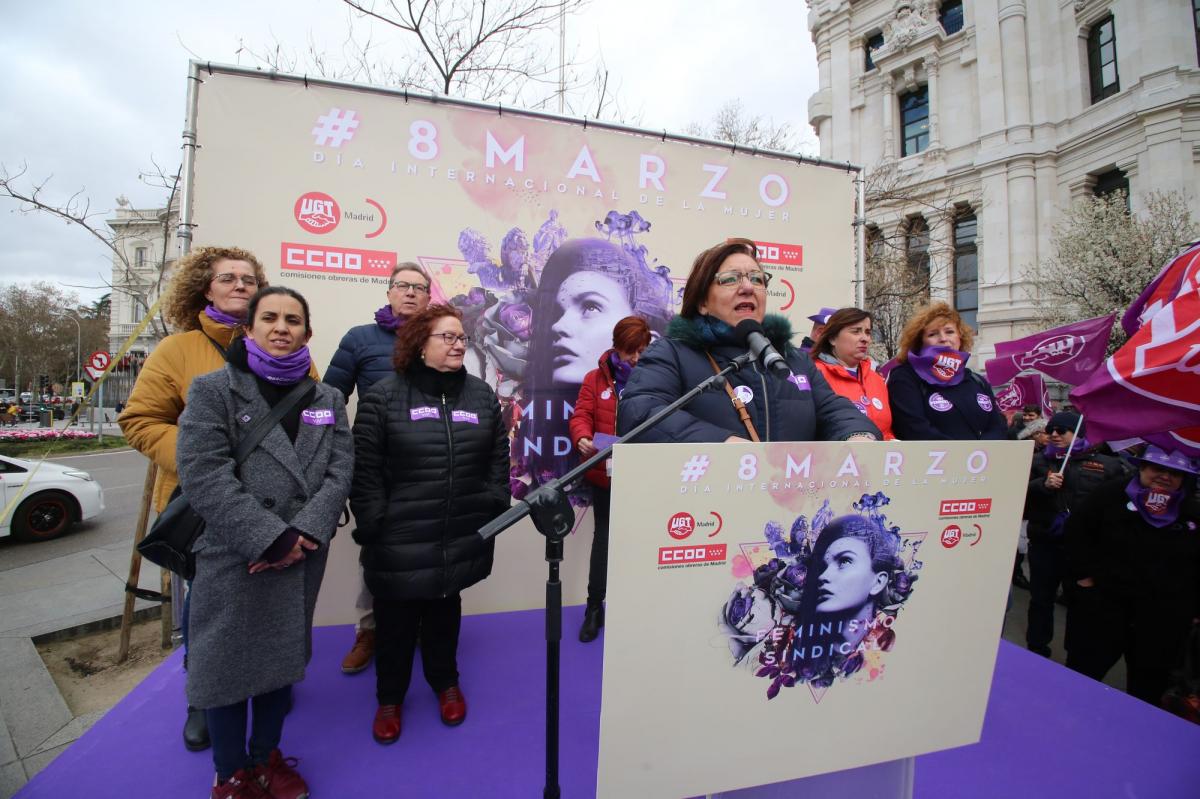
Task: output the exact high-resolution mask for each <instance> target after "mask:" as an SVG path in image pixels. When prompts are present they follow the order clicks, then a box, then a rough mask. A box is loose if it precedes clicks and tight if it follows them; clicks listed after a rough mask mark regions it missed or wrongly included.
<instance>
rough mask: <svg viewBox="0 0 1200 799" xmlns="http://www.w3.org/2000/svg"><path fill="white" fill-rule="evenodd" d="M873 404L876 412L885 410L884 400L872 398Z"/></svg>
mask: <svg viewBox="0 0 1200 799" xmlns="http://www.w3.org/2000/svg"><path fill="white" fill-rule="evenodd" d="M871 404H872V405H874V406H875V410H877V411H882V410H883V400H881V399H879V397H871Z"/></svg>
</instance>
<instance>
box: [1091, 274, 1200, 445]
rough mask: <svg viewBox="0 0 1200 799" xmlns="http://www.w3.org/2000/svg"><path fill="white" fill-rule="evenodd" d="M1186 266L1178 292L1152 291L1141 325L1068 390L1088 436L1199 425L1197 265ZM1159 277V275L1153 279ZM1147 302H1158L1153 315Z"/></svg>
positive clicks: (1116, 435) (1113, 436)
mask: <svg viewBox="0 0 1200 799" xmlns="http://www.w3.org/2000/svg"><path fill="white" fill-rule="evenodd" d="M1178 260H1179V259H1176V261H1173V262H1172V263H1176V262H1178ZM1185 268H1191V269H1192V271H1191V272H1190V273H1189V275H1185V276H1183V277H1182V278H1181V279H1180V280H1179V281H1178V282H1177V283H1176V284H1175V285H1176V288H1177V291H1175V292H1173V293H1167V294H1161V295H1160V294H1158V293H1154V299H1153V300H1152V302H1151V303H1150V304H1144V308H1145V310H1144V312H1143V313H1142V314H1141V315H1140V318H1141V319H1142V320H1143V321H1142V326H1141V328H1140V329H1138V330H1137V331H1136V332H1135V333H1134V335H1133V336H1131V337H1130V339H1129V341H1128V342H1126V343H1125V346H1123V347H1121V349H1119V350H1117V351H1116V352H1115V353H1113V355H1112V357H1111V358H1109V359H1108V360H1106V361H1105V364H1104V368H1103V369H1101V370H1100V371H1098V372H1096V374H1095V375H1093V376H1092V377H1091V379H1089V380H1088V381H1087V382H1086V383H1084V384H1083V385H1081V386H1079V387H1078V388H1076V389H1075V390H1074V391H1072V392H1071V401H1072V402H1074V403H1075V404H1076V405H1077V406H1078V407H1079V408H1080V409H1081V410H1082V411H1083V413H1084V416H1086V417H1087V426H1088V438H1089V439H1091V440H1092V441H1112V440H1116V439H1123V438H1134V437H1142V436H1145V435H1146V434H1148V433H1161V432H1164V431H1168V430H1176V429H1178V428H1184V427H1195V426H1197V425H1200V285H1198V283H1197V280H1196V279H1195V269H1194V268H1192V267H1185ZM1162 280H1163V278H1162V276H1161V275H1160V276H1159V278H1156V281H1155V282H1157V283H1159V284H1160V285H1161V284H1162ZM1151 285H1154V284H1151ZM1148 296H1150V295H1149V294H1147V293H1146V292H1143V297H1148ZM1141 299H1142V298H1139V300H1141ZM1135 305H1136V303H1135ZM1151 306H1156V307H1157V310H1156V311H1155V312H1154V313H1153V314H1150V313H1148V311H1149V310H1150V308H1151Z"/></svg>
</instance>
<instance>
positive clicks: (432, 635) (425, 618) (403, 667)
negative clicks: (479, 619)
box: [375, 594, 462, 705]
mask: <svg viewBox="0 0 1200 799" xmlns="http://www.w3.org/2000/svg"><path fill="white" fill-rule="evenodd" d="M461 627H462V597H461V596H460V595H459V594H453V595H451V596H448V597H444V598H442V599H398V600H390V599H379V598H378V597H376V599H375V696H376V698H377V699H378V700H379V704H381V705H399V704H403V702H404V695H405V694H406V693H408V684H409V682H410V681H411V680H412V663H413V654H414V653H415V651H416V649H417V644H418V643H420V645H421V667H422V668H423V669H424V671H425V681H426V682H428V683H429V687H431V688H433V690H434V691H436V692H439V693H440V692H442V691H444V690H446V689H447V688H451V687H453V686H455V685H458V631H459V629H460V628H461Z"/></svg>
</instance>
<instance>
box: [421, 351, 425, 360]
mask: <svg viewBox="0 0 1200 799" xmlns="http://www.w3.org/2000/svg"><path fill="white" fill-rule="evenodd" d="M421 363H425V350H421Z"/></svg>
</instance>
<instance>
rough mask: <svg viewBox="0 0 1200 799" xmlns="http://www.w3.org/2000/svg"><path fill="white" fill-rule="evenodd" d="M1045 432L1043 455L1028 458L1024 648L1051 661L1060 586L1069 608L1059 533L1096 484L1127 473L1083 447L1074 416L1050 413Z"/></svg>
mask: <svg viewBox="0 0 1200 799" xmlns="http://www.w3.org/2000/svg"><path fill="white" fill-rule="evenodd" d="M1077 427H1078V431H1079V432H1078V435H1076V428H1077ZM1046 432H1047V433H1048V434H1049V436H1050V440H1049V443H1047V445H1046V448H1045V449H1044V450H1043V451H1042V453H1041V454H1040V455H1037V456H1035V457H1034V459H1033V468H1032V470H1031V471H1030V475H1029V477H1030V480H1029V491H1028V493H1027V494H1026V495H1025V512H1026V518H1028V519H1029V526H1028V530H1029V554H1028V555H1027V556H1026V557H1027V558H1028V559H1029V583H1030V588H1029V594H1030V596H1029V621H1028V627H1027V628H1026V630H1025V643H1026V646H1028V647H1029V649H1030V651H1033V652H1037V653H1038V654H1039V655H1042V656H1044V657H1050V642H1051V641H1052V640H1054V602H1055V600H1056V598H1057V596H1058V588H1059V586H1060V585H1063V586H1064V599H1065V600H1066V601H1067V602H1068V603H1069V602H1070V600H1071V593H1072V587H1071V586H1070V585H1069V584H1067V581H1066V579H1065V578H1066V575H1067V568H1066V549H1065V547H1064V539H1063V533H1064V532H1065V530H1066V525H1067V519H1068V518H1070V516H1071V512H1072V510H1074V509H1076V508H1078V507H1079V506H1080V504H1081V503H1082V502H1083V500H1084V499H1085V498H1086V497H1087V496H1088V495H1089V494H1091V493H1092V492H1093V491H1095V490H1096V488H1097V487H1098V486H1099V485H1100V484H1101V483H1104V482H1106V481H1108V480H1112V479H1113V478H1117V477H1121V476H1122V475H1124V474H1125V472H1126V470H1125V468H1124V467H1123V466H1122V465H1121V461H1120V460H1119V459H1117V458H1116V457H1115V456H1113V455H1105V454H1102V453H1100V452H1099V451H1098V448H1097V447H1094V446H1092V444H1091V443H1090V442H1088V440H1087V438H1086V436H1085V433H1086V428H1085V427H1084V426H1083V425H1081V424H1080V417H1079V414H1077V413H1072V412H1070V411H1059V412H1058V413H1056V414H1054V415H1053V416H1051V417H1050V421H1049V422H1048V423H1047V424H1046ZM1064 463H1065V464H1066V468H1065V469H1064V468H1063V464H1064ZM1127 477H1128V475H1126V478H1127Z"/></svg>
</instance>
